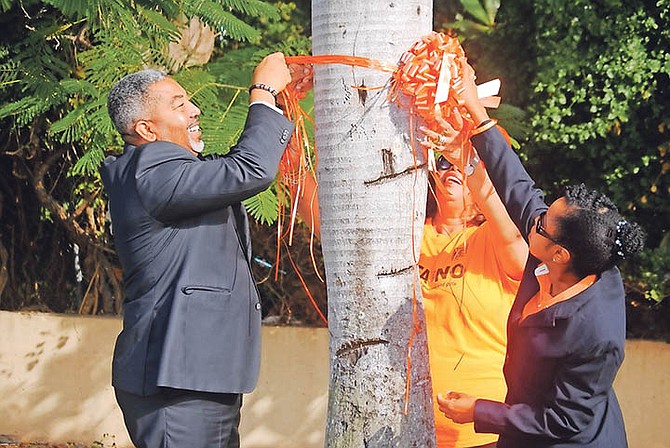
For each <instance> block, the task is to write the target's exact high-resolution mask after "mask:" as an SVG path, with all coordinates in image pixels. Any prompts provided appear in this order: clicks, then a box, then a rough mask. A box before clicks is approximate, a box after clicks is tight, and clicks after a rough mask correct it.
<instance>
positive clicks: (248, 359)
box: [101, 104, 293, 395]
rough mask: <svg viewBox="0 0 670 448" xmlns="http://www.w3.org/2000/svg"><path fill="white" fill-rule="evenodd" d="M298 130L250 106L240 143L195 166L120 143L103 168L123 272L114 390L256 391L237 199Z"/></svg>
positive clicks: (251, 287)
mask: <svg viewBox="0 0 670 448" xmlns="http://www.w3.org/2000/svg"><path fill="white" fill-rule="evenodd" d="M292 130H293V124H292V123H291V122H289V121H288V120H287V119H286V118H285V117H284V116H283V115H281V114H280V113H278V112H276V111H274V110H272V109H271V108H269V107H267V106H265V105H262V104H258V105H252V106H251V107H250V109H249V114H248V116H247V122H246V125H245V129H244V132H243V133H242V135H241V137H240V139H239V141H238V144H237V145H236V146H235V147H234V148H232V149H231V150H230V153H229V154H227V155H225V156H223V157H211V158H206V159H204V160H203V159H199V158H197V157H196V156H195V155H194V154H193V153H191V152H190V151H188V150H187V149H186V148H183V147H181V146H179V145H175V144H173V143H168V142H153V143H149V144H145V145H142V146H138V147H135V146H127V147H126V148H125V151H124V153H123V155H122V156H120V157H118V158H115V157H108V158H107V159H106V160H105V162H104V164H103V167H102V168H101V172H102V180H103V182H104V186H105V190H106V192H107V194H108V196H109V200H110V211H111V218H112V233H113V235H114V242H115V246H116V251H117V253H118V256H119V258H120V261H121V266H122V268H123V282H124V288H125V297H124V302H123V331H122V332H121V334H120V335H119V337H118V339H117V341H116V347H115V351H114V360H113V367H112V384H113V386H114V387H115V388H118V389H120V390H124V391H127V392H130V393H134V394H138V395H150V394H153V393H155V392H157V391H158V387H160V386H164V387H171V388H178V389H188V390H197V391H207V392H221V393H224V392H225V393H245V392H250V391H251V390H253V388H254V387H255V385H256V381H257V378H258V370H259V363H260V320H261V311H260V309H261V306H260V298H259V294H258V291H257V289H256V284H255V282H254V279H253V277H252V274H251V269H250V259H251V244H250V238H249V225H248V221H247V215H246V212H245V210H244V207H243V206H242V204H241V203H240V201H242V200H244V199H247V198H249V197H251V196H253V195H255V194H257V193H259V192H260V191H263V190H265V189H266V188H268V186H270V184H271V183H272V181H273V180H274V178H275V175H276V173H277V167H278V165H279V159H280V157H281V155H282V153H283V151H284V148H285V147H286V144H287V141H288V139H289V138H290V135H291V132H292Z"/></svg>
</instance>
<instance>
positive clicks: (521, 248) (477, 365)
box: [419, 128, 528, 448]
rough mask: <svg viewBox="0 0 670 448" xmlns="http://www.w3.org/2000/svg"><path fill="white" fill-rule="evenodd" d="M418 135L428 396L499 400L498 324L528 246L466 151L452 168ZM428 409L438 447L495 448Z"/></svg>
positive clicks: (485, 437)
mask: <svg viewBox="0 0 670 448" xmlns="http://www.w3.org/2000/svg"><path fill="white" fill-rule="evenodd" d="M422 130H423V132H424V133H425V134H426V136H427V137H428V139H426V140H424V141H423V142H422V144H423V145H424V146H426V147H427V148H428V149H429V150H433V151H435V154H436V162H435V164H434V167H433V166H432V163H429V167H430V168H429V169H430V175H429V180H430V188H429V192H428V198H427V207H426V223H425V225H424V230H423V237H422V242H421V252H420V257H419V268H420V277H421V293H422V296H423V304H424V311H425V316H426V330H427V336H428V352H429V360H430V373H431V379H432V383H433V391H434V392H435V393H437V392H440V391H445V390H447V389H446V388H447V387H451V388H453V387H458V388H459V390H463V391H466V392H467V393H469V394H472V395H475V396H481V397H487V398H488V399H491V400H503V399H504V397H505V393H506V390H507V388H506V386H505V379H504V377H503V374H502V366H503V363H504V361H505V349H506V340H507V336H506V322H507V316H508V314H509V311H510V308H511V306H512V302H513V301H514V295H515V293H516V291H517V289H518V287H519V283H520V281H521V276H522V274H523V267H524V264H525V261H526V259H527V258H528V246H527V245H526V242H525V241H524V240H523V238H522V237H521V234H520V233H519V231H518V229H517V228H516V226H515V225H514V223H513V222H512V220H511V219H510V218H509V216H508V215H507V211H506V210H505V207H504V205H503V203H502V202H501V201H500V198H499V197H498V195H497V194H496V193H495V190H494V189H493V185H492V184H491V181H490V180H489V179H488V176H487V175H486V170H485V169H484V167H483V165H482V164H481V163H479V160H478V159H477V158H476V156H475V155H474V153H473V157H472V158H470V159H469V160H468V161H467V163H464V164H463V166H461V167H460V168H459V167H457V166H456V165H454V164H452V163H451V162H449V161H448V160H447V158H445V157H444V156H441V155H439V154H440V152H441V151H444V150H445V146H444V143H440V141H441V140H442V142H444V138H442V137H441V136H440V135H438V134H436V133H434V132H432V131H430V130H429V129H426V128H422ZM461 143H462V142H459V143H455V144H454V145H455V146H456V148H460V147H461ZM455 160H458V161H459V162H460V161H461V158H460V157H457V158H456V159H455ZM434 411H435V430H436V439H437V446H438V447H439V448H452V447H458V448H461V447H492V446H495V442H496V440H497V438H498V437H497V435H495V434H477V433H476V432H475V429H474V426H473V425H472V424H469V425H459V424H457V423H454V422H453V421H451V420H449V419H448V418H446V417H445V416H444V414H442V413H441V412H440V410H439V408H438V406H437V401H436V400H434Z"/></svg>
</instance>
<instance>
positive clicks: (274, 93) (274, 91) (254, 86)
mask: <svg viewBox="0 0 670 448" xmlns="http://www.w3.org/2000/svg"><path fill="white" fill-rule="evenodd" d="M254 89H261V90H265V91H266V92H270V93H271V94H272V96H274V97H276V96H277V95H279V92H278V91H277V89H275V88H274V87H272V86H269V85H267V84H263V83H256V84H252V85H250V86H249V93H251V91H252V90H254Z"/></svg>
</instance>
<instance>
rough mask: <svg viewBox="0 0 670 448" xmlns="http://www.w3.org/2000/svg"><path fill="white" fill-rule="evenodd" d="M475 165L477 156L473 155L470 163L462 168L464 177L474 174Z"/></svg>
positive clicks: (477, 162)
mask: <svg viewBox="0 0 670 448" xmlns="http://www.w3.org/2000/svg"><path fill="white" fill-rule="evenodd" d="M477 165H479V156H477V154H473V155H472V159H470V161H469V162H468V163H466V164H465V166H464V167H463V171H464V172H465V175H466V176H472V174H473V173H474V172H475V168H477Z"/></svg>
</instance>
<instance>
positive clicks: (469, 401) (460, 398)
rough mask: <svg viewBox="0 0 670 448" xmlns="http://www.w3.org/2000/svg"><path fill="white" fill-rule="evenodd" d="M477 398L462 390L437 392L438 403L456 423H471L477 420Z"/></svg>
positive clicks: (443, 411) (445, 413) (442, 410)
mask: <svg viewBox="0 0 670 448" xmlns="http://www.w3.org/2000/svg"><path fill="white" fill-rule="evenodd" d="M476 402H477V399H476V398H475V397H473V396H471V395H467V394H463V393H460V392H447V394H446V395H443V394H441V393H440V394H437V404H438V407H439V408H440V412H442V413H443V414H444V415H445V416H446V417H447V418H448V419H451V420H453V421H454V422H456V423H470V422H473V421H474V420H475V403H476Z"/></svg>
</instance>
